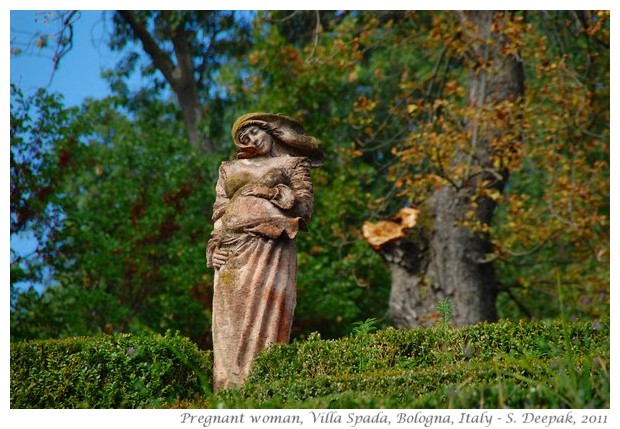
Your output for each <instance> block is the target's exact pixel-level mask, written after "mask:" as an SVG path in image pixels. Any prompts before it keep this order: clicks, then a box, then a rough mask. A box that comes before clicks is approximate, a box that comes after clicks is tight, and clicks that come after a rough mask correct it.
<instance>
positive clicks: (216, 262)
mask: <svg viewBox="0 0 620 429" xmlns="http://www.w3.org/2000/svg"><path fill="white" fill-rule="evenodd" d="M228 253H229V252H227V251H225V250H222V249H215V250H214V251H213V255H212V256H211V265H212V266H213V268H215V269H216V270H219V269H220V268H222V267H223V266H224V265H225V264H226V261H228Z"/></svg>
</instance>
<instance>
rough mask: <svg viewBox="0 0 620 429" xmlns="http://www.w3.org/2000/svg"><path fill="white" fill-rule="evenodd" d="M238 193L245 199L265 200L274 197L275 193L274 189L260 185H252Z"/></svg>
mask: <svg viewBox="0 0 620 429" xmlns="http://www.w3.org/2000/svg"><path fill="white" fill-rule="evenodd" d="M239 192H241V195H243V196H245V197H258V198H265V199H267V200H270V199H272V198H273V197H275V196H276V193H277V192H276V190H275V189H274V188H270V187H269V186H267V185H263V184H260V183H253V184H251V185H247V186H245V187H244V188H243V189H241V191H239Z"/></svg>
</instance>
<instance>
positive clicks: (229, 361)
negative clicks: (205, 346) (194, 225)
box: [212, 234, 297, 390]
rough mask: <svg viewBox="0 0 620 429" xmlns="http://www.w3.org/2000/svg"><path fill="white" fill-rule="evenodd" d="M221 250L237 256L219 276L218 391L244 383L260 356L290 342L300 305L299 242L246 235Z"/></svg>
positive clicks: (215, 306)
mask: <svg viewBox="0 0 620 429" xmlns="http://www.w3.org/2000/svg"><path fill="white" fill-rule="evenodd" d="M221 248H222V249H226V250H230V251H231V253H230V255H229V257H228V261H227V262H226V265H224V266H223V267H222V268H221V269H220V270H216V272H215V284H214V294H213V326H212V329H213V359H214V365H213V379H214V380H213V381H214V388H215V390H219V389H223V388H228V387H232V386H234V385H238V384H240V383H243V381H244V380H245V379H246V378H247V376H248V375H249V373H250V369H251V366H252V362H253V360H254V359H255V358H256V356H257V355H258V353H259V352H261V351H262V350H264V349H265V348H267V347H268V346H269V345H270V344H273V343H287V342H288V341H289V339H290V333H291V325H292V323H293V314H294V311H295V304H296V300H297V290H296V283H297V256H296V249H295V241H294V240H292V239H289V238H288V237H287V236H286V235H284V234H283V235H282V236H281V237H280V238H278V239H276V240H271V239H267V238H264V237H262V236H258V235H247V234H244V235H240V236H238V237H236V238H234V239H232V240H229V241H228V242H223V243H222V245H221Z"/></svg>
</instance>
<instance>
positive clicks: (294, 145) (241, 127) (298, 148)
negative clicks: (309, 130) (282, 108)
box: [231, 112, 323, 167]
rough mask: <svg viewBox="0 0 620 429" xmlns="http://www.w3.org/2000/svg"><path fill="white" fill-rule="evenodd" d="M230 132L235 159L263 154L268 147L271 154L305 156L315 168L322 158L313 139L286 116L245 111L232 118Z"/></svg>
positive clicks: (299, 125)
mask: <svg viewBox="0 0 620 429" xmlns="http://www.w3.org/2000/svg"><path fill="white" fill-rule="evenodd" d="M231 133H232V138H233V141H234V143H235V146H236V147H237V150H238V152H237V157H238V158H253V157H255V156H260V155H265V152H266V151H267V149H269V153H270V155H271V156H303V157H306V158H308V159H309V160H310V162H311V163H312V165H313V166H315V167H316V166H319V165H321V164H322V161H323V152H321V150H320V149H319V143H318V141H317V139H315V138H314V137H312V136H309V135H307V134H306V132H305V130H304V128H303V127H302V125H301V124H300V123H299V122H298V121H296V120H295V119H293V118H290V117H288V116H284V115H280V114H272V113H261V112H258V113H247V114H245V115H242V116H240V117H239V118H238V119H237V120H236V121H235V123H234V125H233V127H232V132H231ZM267 136H268V137H267Z"/></svg>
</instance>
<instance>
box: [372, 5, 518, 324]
mask: <svg viewBox="0 0 620 429" xmlns="http://www.w3.org/2000/svg"><path fill="white" fill-rule="evenodd" d="M460 18H461V23H462V27H463V30H462V31H463V35H464V37H466V38H467V40H466V43H467V46H468V47H469V49H468V52H467V53H466V61H465V63H466V65H467V67H468V69H469V77H468V79H469V80H468V89H469V95H468V103H469V106H470V107H471V108H472V111H473V112H476V113H474V114H473V115H471V117H470V119H468V122H467V125H466V126H467V129H468V132H469V135H470V136H471V141H470V144H469V145H468V147H467V148H464V149H463V150H460V151H457V153H456V154H455V155H454V157H453V159H452V161H451V162H452V164H453V165H460V166H463V171H464V172H465V173H463V175H462V177H461V179H460V180H459V181H458V183H455V182H452V183H451V184H447V185H444V186H443V187H441V188H439V189H438V190H436V191H434V192H433V194H431V196H430V198H429V199H428V200H427V201H426V203H425V205H424V206H423V207H421V208H420V210H421V211H420V219H419V221H418V223H417V225H416V226H415V227H413V228H412V229H411V230H410V231H409V234H407V236H406V237H404V238H400V239H398V240H395V241H392V242H391V243H389V244H387V245H385V246H383V247H382V248H381V249H379V253H380V254H381V255H382V256H383V257H384V258H385V260H386V261H387V263H388V264H389V266H390V269H391V274H392V289H391V296H390V305H389V309H390V315H391V318H392V322H393V323H394V324H395V325H396V326H398V327H411V326H420V325H431V324H433V323H434V321H435V319H437V318H438V317H439V315H438V313H437V310H436V306H437V303H438V302H439V301H442V300H444V299H449V300H450V301H451V303H452V308H453V315H452V323H453V324H454V325H456V326H462V325H467V324H472V323H476V322H480V321H494V320H496V319H497V312H496V308H495V301H496V295H497V286H496V283H497V282H496V276H495V270H494V266H493V262H492V259H493V246H492V244H491V241H490V237H489V231H488V226H489V225H490V223H491V221H492V218H493V212H494V210H495V207H496V202H495V199H496V196H497V195H499V193H501V192H502V191H503V188H504V185H505V183H506V180H507V179H508V173H509V172H508V166H507V165H506V164H507V163H506V162H505V161H506V159H507V158H508V157H510V152H511V151H512V152H513V153H514V150H511V149H510V147H511V146H512V148H513V149H514V147H515V146H514V145H518V141H516V139H517V137H515V136H516V135H517V133H516V132H515V128H516V127H515V121H516V120H517V119H518V114H517V113H515V112H516V109H517V102H518V101H519V100H520V99H521V97H522V95H523V71H522V66H521V63H520V62H519V60H518V58H517V57H516V56H515V55H514V54H506V52H511V51H512V50H510V49H505V48H506V45H507V43H509V42H508V41H507V40H506V39H505V38H504V36H503V35H502V34H501V32H500V31H497V29H498V28H500V27H501V20H504V19H510V17H509V16H507V15H505V14H502V13H495V12H492V11H471V12H465V13H461V15H460ZM512 52H514V51H512ZM468 117H469V116H468ZM465 222H467V224H465ZM471 225H474V226H473V227H472V226H471Z"/></svg>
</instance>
